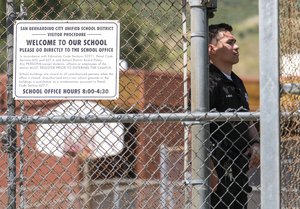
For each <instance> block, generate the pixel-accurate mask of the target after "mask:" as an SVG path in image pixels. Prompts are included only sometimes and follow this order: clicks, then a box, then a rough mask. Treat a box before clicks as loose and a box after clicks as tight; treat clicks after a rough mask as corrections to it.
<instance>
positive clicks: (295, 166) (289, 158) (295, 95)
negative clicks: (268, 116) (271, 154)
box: [279, 0, 300, 208]
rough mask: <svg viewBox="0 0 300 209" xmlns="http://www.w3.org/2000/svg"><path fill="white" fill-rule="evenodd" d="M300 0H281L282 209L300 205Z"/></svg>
mask: <svg viewBox="0 0 300 209" xmlns="http://www.w3.org/2000/svg"><path fill="white" fill-rule="evenodd" d="M299 16H300V2H299V1H296V0H295V1H285V0H281V1H280V17H279V20H280V57H281V60H280V61H281V62H280V64H281V68H280V72H281V77H280V79H281V81H280V82H281V85H282V86H283V90H284V91H282V94H281V98H280V103H281V112H282V113H283V114H282V117H281V135H282V136H281V176H282V177H281V185H282V191H281V197H282V208H299V207H300V195H299V194H300V191H299V180H300V179H299V146H300V144H299V115H298V114H299V101H300V100H299V99H300V97H299V94H300V88H299V82H300V77H299V76H300V74H299V72H300V71H299V70H300V41H299V38H300V30H299V28H300V21H299Z"/></svg>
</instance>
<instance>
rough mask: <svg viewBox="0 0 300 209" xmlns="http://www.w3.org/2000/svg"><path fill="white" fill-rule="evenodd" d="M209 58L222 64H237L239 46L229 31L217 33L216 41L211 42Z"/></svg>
mask: <svg viewBox="0 0 300 209" xmlns="http://www.w3.org/2000/svg"><path fill="white" fill-rule="evenodd" d="M209 47H210V58H211V59H212V60H218V62H222V63H224V64H231V65H233V64H236V63H238V62H239V46H238V45H237V44H236V39H235V37H234V35H233V34H232V33H231V32H229V31H221V32H219V34H218V36H217V38H216V39H213V40H212V43H211V44H210V45H209Z"/></svg>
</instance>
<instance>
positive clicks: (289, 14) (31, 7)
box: [0, 0, 300, 209]
mask: <svg viewBox="0 0 300 209" xmlns="http://www.w3.org/2000/svg"><path fill="white" fill-rule="evenodd" d="M197 2H200V1H190V2H189V3H190V5H193V4H195V3H197ZM203 2H205V1H203ZM208 2H213V1H208ZM280 4H281V6H280V14H279V17H280V29H281V30H280V34H281V38H280V44H281V48H280V53H281V57H280V58H281V77H280V79H281V80H280V81H281V83H282V84H286V85H283V87H284V88H283V91H284V93H283V94H282V95H281V108H282V110H284V111H283V112H284V113H285V114H283V115H282V120H281V154H282V156H281V158H282V164H281V170H282V172H283V175H282V179H281V183H282V185H283V187H282V191H281V192H282V194H283V195H282V197H283V200H282V204H283V205H284V207H285V208H298V207H299V188H298V184H297V182H298V179H297V177H298V175H296V174H297V173H298V172H297V165H298V160H297V157H298V151H299V149H298V148H297V147H298V139H297V138H298V137H297V136H298V135H299V132H298V131H297V130H298V128H299V126H298V112H299V104H298V103H299V98H298V95H295V94H290V93H291V92H292V91H291V90H295V88H292V87H294V86H297V85H296V84H297V83H298V82H299V81H298V80H299V72H298V71H299V70H298V69H299V59H300V58H299V48H300V46H299V30H297V29H298V28H299V1H296V0H294V1H287V2H285V1H280ZM0 10H1V12H0V15H1V19H0V20H1V24H0V34H1V39H0V47H1V49H2V50H1V51H0V71H1V74H0V92H1V93H0V97H1V98H0V111H1V116H0V123H1V124H0V125H1V126H0V129H1V130H0V132H1V134H0V136H1V143H2V144H1V147H2V149H1V151H0V165H1V166H0V188H1V190H0V208H12V209H14V208H21V209H25V208H103V209H107V208H115V209H121V208H122V209H125V208H126V209H127V208H128V209H129V208H130V209H131V208H145V209H150V208H151V209H153V208H163V209H166V208H170V209H171V208H172V209H173V208H198V207H201V208H202V207H203V208H204V207H205V208H207V207H209V201H208V199H205V197H204V198H203V200H204V201H206V202H202V203H200V204H202V206H201V205H200V206H199V205H195V203H197V204H198V202H199V201H197V200H196V201H195V199H193V197H194V196H193V195H192V194H193V186H194V183H195V181H194V179H193V177H194V176H193V174H194V173H197V172H198V170H195V167H193V166H192V165H193V162H195V160H196V162H200V165H202V164H203V165H204V167H205V169H206V171H210V169H211V167H209V166H208V164H206V162H207V161H208V160H207V159H208V158H207V156H205V155H202V154H203V153H200V154H199V153H198V151H197V150H193V147H192V146H191V140H190V137H189V133H190V130H191V129H192V128H191V127H193V126H194V127H195V125H200V126H199V129H194V130H197V131H199V133H200V134H197V133H196V134H194V135H195V136H197V135H201V137H202V138H201V139H197V138H196V139H193V140H195V141H200V140H201V142H203V143H202V144H198V145H199V147H198V148H199V149H201V150H204V151H207V148H208V147H207V146H208V145H207V144H208V143H207V142H209V133H208V132H206V131H207V130H206V129H205V126H206V125H207V124H208V123H216V122H219V121H226V122H229V121H241V122H243V121H249V120H251V121H254V125H256V126H257V125H258V119H259V113H257V112H254V113H253V112H250V113H245V114H238V113H224V114H219V113H206V112H192V113H191V112H190V111H189V108H188V98H189V89H193V88H192V87H191V85H192V84H193V82H190V73H191V72H190V69H189V68H190V59H191V57H190V54H189V53H188V48H189V47H190V43H191V37H192V36H193V35H195V34H191V32H190V31H191V29H190V28H191V26H190V22H191V21H190V18H189V16H190V13H191V11H190V10H191V8H190V7H189V4H188V3H187V2H186V1H184V0H183V1H178V0H167V1H160V0H156V1H153V0H128V1H123V0H101V1H99V0H47V1H40V0H32V1H29V0H18V1H14V0H6V2H5V3H4V2H3V1H2V3H0ZM15 20H43V21H47V20H67V21H69V20H70V21H71V20H80V21H82V22H83V23H84V21H87V22H88V21H89V20H119V21H120V26H121V27H120V59H121V61H120V71H119V82H120V84H119V87H118V88H119V97H118V99H115V100H104V99H103V100H84V99H80V100H73V99H72V100H65V99H64V100H55V99H49V100H39V99H36V100H14V98H13V85H14V83H13V74H14V72H15V71H14V70H15V69H14V67H13V61H14V59H15V54H14V53H13V50H14V49H13V42H14V41H15V40H14V37H13V34H14V33H13V25H14V22H15ZM295 26H296V27H295ZM297 26H298V27H297ZM294 29H295V30H294ZM39 35H41V34H39ZM71 35H72V36H74V39H75V38H76V34H71ZM77 35H78V34H77ZM32 39H33V41H34V38H32ZM36 41H37V42H36V43H38V44H39V43H41V44H43V42H38V40H36ZM41 54H42V53H35V54H34V53H33V54H32V53H31V55H30V56H24V57H22V59H23V63H24V65H25V66H21V67H24V68H26V66H27V67H28V68H29V67H30V66H32V65H35V66H37V67H36V68H35V69H32V70H33V71H32V74H30V73H29V77H28V78H29V79H28V82H27V83H24V84H20V85H27V86H28V87H32V86H33V87H34V86H35V84H36V83H33V80H34V81H35V82H36V81H37V80H43V78H42V77H40V78H39V77H36V76H41V75H39V74H38V73H37V72H38V71H37V69H39V70H41V69H45V68H49V69H51V66H53V63H51V62H52V61H50V62H47V64H43V63H42V62H38V63H36V58H41V57H40V56H41ZM53 56H55V54H54V55H53ZM64 56H65V57H68V54H67V53H66V54H65V55H64ZM66 59H67V58H66ZM74 59H75V58H74ZM91 59H95V57H92V58H91ZM53 62H54V61H53ZM88 62H89V61H86V63H88ZM91 62H93V61H92V60H91ZM68 63H69V64H68V66H67V65H66V66H62V67H70V66H71V68H73V69H78V68H82V69H85V70H90V69H92V68H89V66H90V65H88V64H87V66H88V67H87V66H84V65H83V64H82V65H80V66H79V65H75V64H74V63H76V61H75V60H69V61H68ZM72 63H73V64H72ZM49 66H50V67H49ZM20 69H21V68H20ZM49 72H50V71H49ZM30 76H32V78H31V77H30ZM91 79H92V78H91ZM200 79H202V78H200ZM50 80H51V79H50ZM195 82H196V83H197V82H200V80H195ZM203 82H205V80H204V81H203ZM191 83H192V84H191ZM71 85H72V86H73V85H74V89H76V84H71ZM87 85H88V84H87ZM32 89H34V88H32ZM293 92H294V91H293ZM295 92H297V91H296V90H295ZM298 94H299V93H298ZM286 113H288V114H286ZM203 145H205V146H203ZM206 145H207V146H206ZM291 147H292V149H291ZM193 169H194V170H193ZM199 169H200V170H201V169H203V168H199ZM286 172H288V175H286ZM204 173H205V172H204ZM209 173H210V172H209ZM257 173H258V170H254V171H253V172H252V173H249V176H250V178H252V177H253V176H255V175H258V174H257ZM206 177H207V176H206ZM207 181H208V179H204V182H207ZM291 182H294V183H291ZM202 183H203V182H202ZM205 186H208V185H205ZM252 187H253V192H252V193H250V194H249V208H260V201H259V198H257V197H258V196H259V191H260V188H259V185H257V184H256V185H252ZM207 188H208V187H207ZM208 192H209V193H210V192H211V191H210V190H209V191H208Z"/></svg>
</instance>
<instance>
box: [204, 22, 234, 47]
mask: <svg viewBox="0 0 300 209" xmlns="http://www.w3.org/2000/svg"><path fill="white" fill-rule="evenodd" d="M232 30H233V29H232V26H231V25H229V24H227V23H219V24H215V25H210V26H209V27H208V33H209V36H208V38H209V40H208V42H209V43H211V42H212V40H213V39H214V38H216V37H217V35H218V33H219V32H220V31H229V32H231V31H232Z"/></svg>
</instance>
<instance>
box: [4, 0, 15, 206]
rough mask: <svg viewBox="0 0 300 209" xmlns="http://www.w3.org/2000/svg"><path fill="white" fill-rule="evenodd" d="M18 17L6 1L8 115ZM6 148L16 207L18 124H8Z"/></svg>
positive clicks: (12, 108)
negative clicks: (14, 35)
mask: <svg viewBox="0 0 300 209" xmlns="http://www.w3.org/2000/svg"><path fill="white" fill-rule="evenodd" d="M15 18H16V13H15V10H14V1H13V0H7V1H6V26H7V77H8V80H7V116H14V115H15V101H14V98H13V96H12V95H13V92H12V91H13V89H12V86H13V26H14V25H13V23H14V20H15ZM5 143H6V148H7V152H8V189H7V193H8V203H7V204H8V208H10V209H14V208H16V155H17V153H16V146H17V143H16V124H13V123H11V124H7V138H6V142H5Z"/></svg>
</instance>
